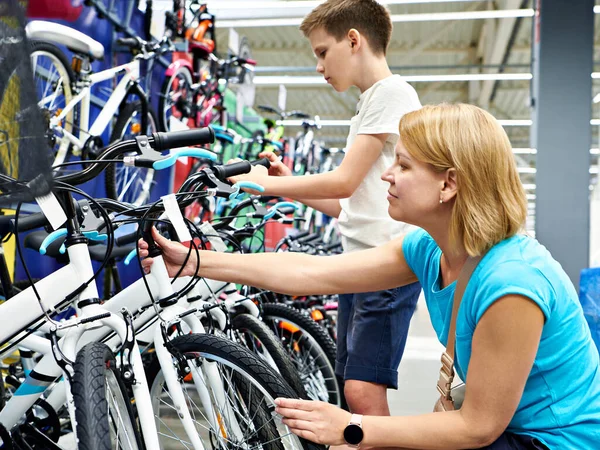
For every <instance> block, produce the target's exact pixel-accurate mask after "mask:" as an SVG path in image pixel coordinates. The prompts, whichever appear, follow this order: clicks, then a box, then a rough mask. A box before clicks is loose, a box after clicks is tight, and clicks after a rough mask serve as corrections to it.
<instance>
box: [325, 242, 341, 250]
mask: <svg viewBox="0 0 600 450" xmlns="http://www.w3.org/2000/svg"><path fill="white" fill-rule="evenodd" d="M341 247H342V243H341V242H336V243H335V244H329V245H326V246H325V250H327V251H328V252H329V251H331V250H335V249H336V248H341Z"/></svg>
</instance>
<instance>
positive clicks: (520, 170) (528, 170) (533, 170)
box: [517, 167, 537, 173]
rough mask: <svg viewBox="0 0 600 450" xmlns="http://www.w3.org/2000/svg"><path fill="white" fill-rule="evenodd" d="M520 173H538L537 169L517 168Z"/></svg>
mask: <svg viewBox="0 0 600 450" xmlns="http://www.w3.org/2000/svg"><path fill="white" fill-rule="evenodd" d="M517 172H519V173H536V172H537V170H535V167H517Z"/></svg>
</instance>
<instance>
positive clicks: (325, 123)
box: [277, 119, 535, 150]
mask: <svg viewBox="0 0 600 450" xmlns="http://www.w3.org/2000/svg"><path fill="white" fill-rule="evenodd" d="M303 122H304V121H303V120H299V119H286V120H278V121H277V125H283V126H284V127H299V126H302V123H303ZM498 123H499V124H500V125H502V126H503V127H528V126H531V120H527V119H507V120H498ZM319 124H320V125H321V126H322V127H349V126H350V121H349V120H335V119H333V120H332V119H330V120H323V119H321V120H319ZM528 150H535V149H528Z"/></svg>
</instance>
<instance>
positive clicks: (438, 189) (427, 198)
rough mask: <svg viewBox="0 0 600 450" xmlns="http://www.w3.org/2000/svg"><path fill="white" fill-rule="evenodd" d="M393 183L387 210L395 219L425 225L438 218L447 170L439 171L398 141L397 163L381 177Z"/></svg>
mask: <svg viewBox="0 0 600 450" xmlns="http://www.w3.org/2000/svg"><path fill="white" fill-rule="evenodd" d="M381 179H382V180H383V181H386V182H387V183H389V184H390V187H389V189H388V196H387V200H388V202H389V207H388V213H389V215H390V216H391V217H392V219H394V220H398V221H401V222H406V223H410V224H414V225H417V226H424V225H426V224H428V223H431V222H432V220H435V217H436V215H437V214H436V213H438V212H439V210H440V206H441V205H440V195H442V189H443V187H444V179H445V173H436V172H435V171H434V170H433V168H432V167H431V166H430V165H429V164H426V163H423V162H420V161H417V160H416V159H414V158H413V157H411V156H410V154H409V153H408V151H407V150H406V148H404V145H403V144H402V140H398V145H397V146H396V155H395V159H394V164H392V166H391V167H389V168H388V169H387V170H386V171H385V172H384V173H383V175H382V176H381Z"/></svg>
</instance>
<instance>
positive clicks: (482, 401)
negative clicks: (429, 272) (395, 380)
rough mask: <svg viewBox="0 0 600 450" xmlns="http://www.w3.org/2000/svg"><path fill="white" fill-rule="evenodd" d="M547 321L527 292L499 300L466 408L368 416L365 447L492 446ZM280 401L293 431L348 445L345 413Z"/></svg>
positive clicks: (476, 355)
mask: <svg viewBox="0 0 600 450" xmlns="http://www.w3.org/2000/svg"><path fill="white" fill-rule="evenodd" d="M543 325H544V315H543V313H542V311H541V309H540V308H539V307H538V306H537V305H536V304H535V303H534V302H532V301H531V300H529V299H527V298H525V297H522V296H518V295H509V296H506V297H503V298H501V299H500V300H498V301H496V302H494V303H493V304H492V306H490V307H489V308H488V310H487V311H486V312H485V314H484V315H483V316H482V318H481V320H480V321H479V323H478V324H477V328H476V330H475V333H474V335H473V344H472V354H471V360H470V364H469V371H468V376H467V380H466V385H467V390H466V394H465V401H464V403H463V406H462V408H461V409H460V410H459V411H451V412H441V413H430V414H424V415H420V416H411V417H376V416H365V417H364V418H363V431H364V439H363V442H362V444H361V446H364V447H403V448H418V449H447V448H479V447H484V446H486V445H489V444H491V443H492V442H494V441H495V440H496V439H497V438H498V437H499V436H500V434H502V433H503V432H504V430H505V429H506V427H507V426H508V424H509V422H510V421H511V419H512V417H513V416H514V413H515V411H516V409H517V406H518V404H519V401H520V399H521V396H522V394H523V389H524V387H525V383H526V381H527V377H528V376H529V373H530V372H531V368H532V366H533V361H534V359H535V355H536V353H537V349H538V345H539V342H540V337H541V333H542V327H543ZM431 388H432V389H434V386H432V387H431ZM277 403H278V405H279V407H278V408H277V412H278V413H279V414H282V415H283V416H285V417H286V419H285V421H286V423H287V424H288V425H289V426H290V427H291V428H292V429H293V431H294V433H296V434H298V435H300V436H301V437H304V438H307V439H310V440H313V441H315V442H319V443H324V444H332V445H335V444H343V443H344V440H343V437H342V432H343V428H344V427H345V426H346V425H347V424H348V420H349V418H350V415H349V413H348V412H346V411H343V410H340V409H338V408H336V407H334V406H332V405H329V404H327V403H322V402H308V401H303V400H289V399H278V400H277ZM431 406H432V408H433V405H431Z"/></svg>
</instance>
